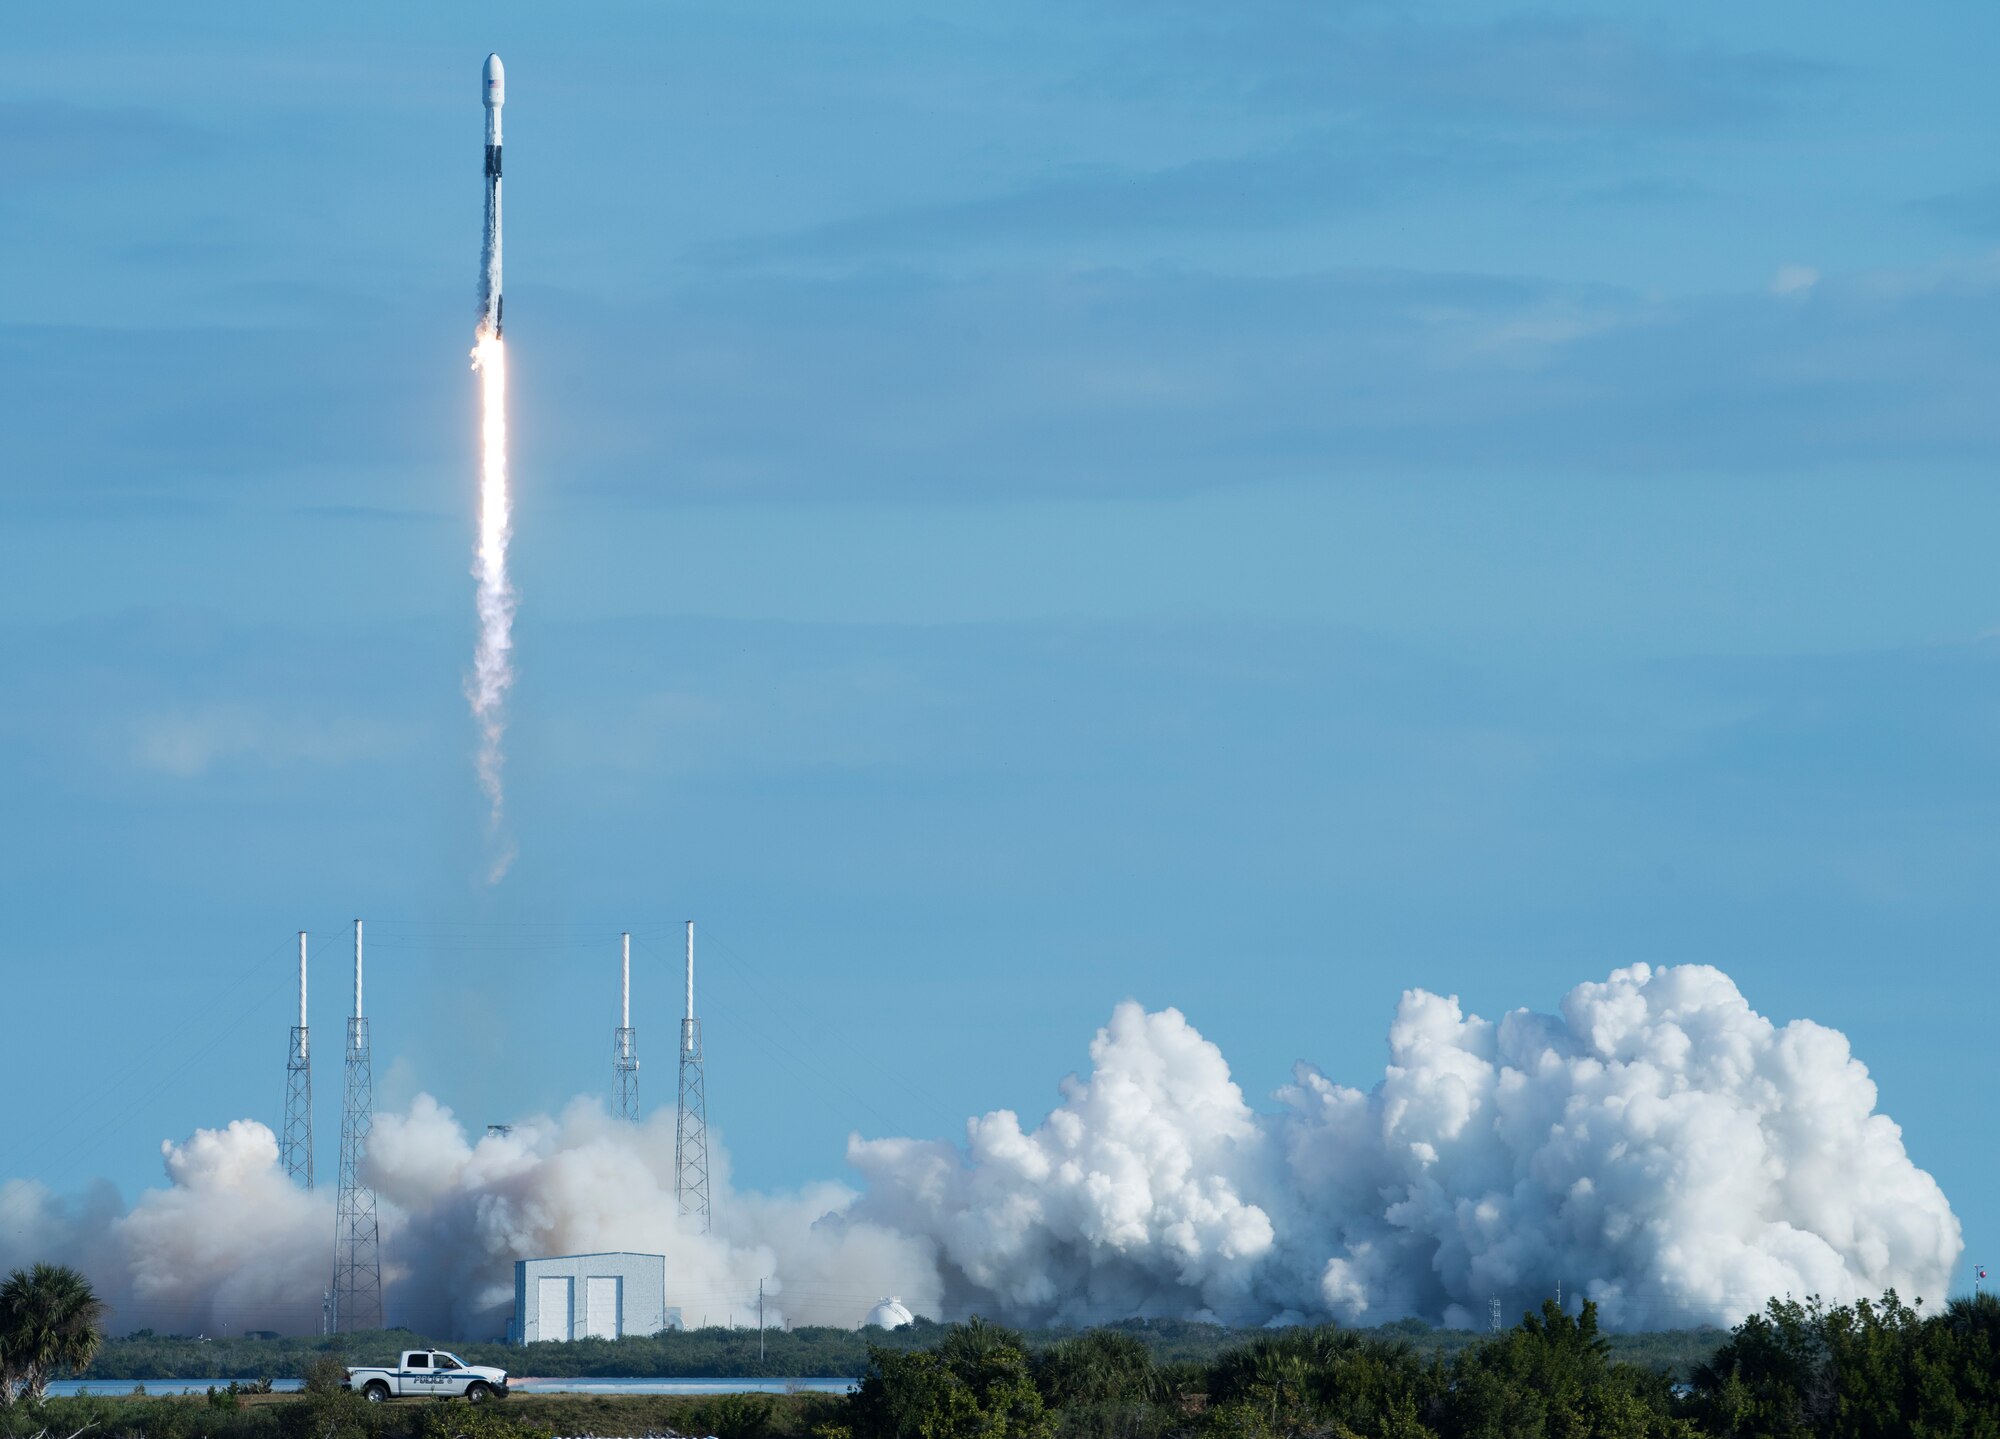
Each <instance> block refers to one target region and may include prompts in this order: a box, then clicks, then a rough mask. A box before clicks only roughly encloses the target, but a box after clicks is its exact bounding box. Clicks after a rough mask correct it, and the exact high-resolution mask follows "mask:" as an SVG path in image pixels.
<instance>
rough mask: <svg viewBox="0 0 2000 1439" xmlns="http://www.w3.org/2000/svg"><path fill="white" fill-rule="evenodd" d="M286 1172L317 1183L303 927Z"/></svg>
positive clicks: (289, 1074)
mask: <svg viewBox="0 0 2000 1439" xmlns="http://www.w3.org/2000/svg"><path fill="white" fill-rule="evenodd" d="M281 1157H282V1158H283V1159H284V1162H285V1173H286V1174H287V1175H289V1176H290V1177H291V1180H292V1182H293V1183H295V1184H300V1185H303V1186H304V1187H306V1188H307V1189H311V1188H312V1187H313V1075H312V1046H311V1043H310V1041H309V1040H308V1038H307V1035H306V932H305V931H304V930H300V931H299V1022H298V1023H297V1024H296V1025H294V1026H293V1027H292V1055H291V1058H290V1059H289V1060H287V1061H286V1063H285V1139H284V1144H283V1146H282V1149H281Z"/></svg>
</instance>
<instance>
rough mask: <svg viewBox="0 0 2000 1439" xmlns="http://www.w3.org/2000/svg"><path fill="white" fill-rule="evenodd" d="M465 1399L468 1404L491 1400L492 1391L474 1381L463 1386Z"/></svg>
mask: <svg viewBox="0 0 2000 1439" xmlns="http://www.w3.org/2000/svg"><path fill="white" fill-rule="evenodd" d="M465 1397H466V1399H468V1400H469V1401H470V1402H472V1403H474V1404H478V1403H482V1402H483V1401H485V1400H487V1399H490V1398H492V1397H493V1391H492V1390H491V1389H489V1388H487V1387H486V1386H485V1385H484V1384H482V1383H480V1382H479V1381H478V1380H477V1379H475V1380H473V1381H472V1382H471V1383H470V1384H468V1385H466V1386H465Z"/></svg>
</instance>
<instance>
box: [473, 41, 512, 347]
mask: <svg viewBox="0 0 2000 1439" xmlns="http://www.w3.org/2000/svg"><path fill="white" fill-rule="evenodd" d="M479 92H480V98H481V99H482V101H483V102H484V103H485V106H486V242H485V244H484V245H483V246H482V247H481V255H480V259H481V269H480V275H479V324H480V327H481V328H482V329H491V330H492V332H493V333H494V334H495V335H498V334H499V333H500V322H501V319H502V311H503V309H504V306H503V304H502V300H501V292H500V111H501V108H502V107H503V106H505V105H506V103H507V68H506V67H505V66H504V65H502V64H501V63H500V57H499V56H498V55H488V56H487V57H486V66H485V68H484V69H483V70H482V71H481V72H480V77H479Z"/></svg>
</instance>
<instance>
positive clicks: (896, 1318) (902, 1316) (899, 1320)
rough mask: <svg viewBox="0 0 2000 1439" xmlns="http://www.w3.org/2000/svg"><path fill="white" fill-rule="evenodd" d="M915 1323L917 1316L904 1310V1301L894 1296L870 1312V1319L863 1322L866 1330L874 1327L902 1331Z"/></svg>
mask: <svg viewBox="0 0 2000 1439" xmlns="http://www.w3.org/2000/svg"><path fill="white" fill-rule="evenodd" d="M914 1322H916V1315H914V1314H912V1313H910V1311H909V1310H908V1309H906V1308H904V1307H903V1301H902V1300H901V1299H898V1298H897V1297H896V1296H895V1295H893V1294H892V1295H890V1296H889V1297H888V1298H887V1299H884V1300H883V1301H882V1302H881V1303H880V1304H877V1305H876V1306H875V1307H874V1308H873V1309H871V1310H869V1311H868V1317H867V1318H866V1319H864V1320H862V1321H861V1323H862V1326H863V1327H864V1328H866V1327H868V1326H871V1325H872V1326H873V1327H875V1328H877V1329H901V1328H902V1327H903V1326H904V1325H905V1324H912V1323H914Z"/></svg>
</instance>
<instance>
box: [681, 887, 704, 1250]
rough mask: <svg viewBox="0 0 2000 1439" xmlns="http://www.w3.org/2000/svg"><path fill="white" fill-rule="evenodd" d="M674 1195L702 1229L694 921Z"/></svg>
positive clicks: (689, 951) (701, 1077) (701, 1112)
mask: <svg viewBox="0 0 2000 1439" xmlns="http://www.w3.org/2000/svg"><path fill="white" fill-rule="evenodd" d="M674 1197H675V1198H676V1199H677V1200H679V1201H680V1206H681V1213H682V1214H688V1215H697V1216H699V1217H700V1219H701V1227H702V1229H703V1231H704V1232H706V1231H707V1229H708V1227H709V1222H710V1219H711V1217H712V1216H711V1215H710V1212H709V1203H708V1081H707V1079H706V1078H705V1077H704V1075H703V1073H702V1058H701V1021H700V1020H698V1019H696V1018H695V1017H694V921H693V920H689V921H688V922H687V1017H686V1018H685V1019H683V1020H682V1021H681V1099H680V1113H679V1115H678V1116H677V1118H676V1119H675V1122H674Z"/></svg>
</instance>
